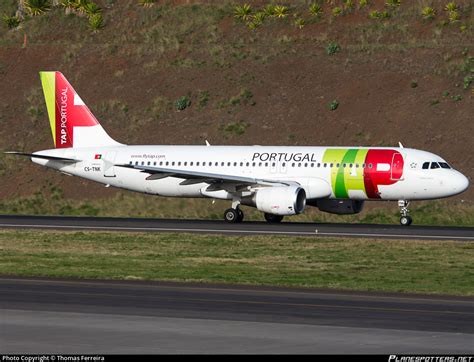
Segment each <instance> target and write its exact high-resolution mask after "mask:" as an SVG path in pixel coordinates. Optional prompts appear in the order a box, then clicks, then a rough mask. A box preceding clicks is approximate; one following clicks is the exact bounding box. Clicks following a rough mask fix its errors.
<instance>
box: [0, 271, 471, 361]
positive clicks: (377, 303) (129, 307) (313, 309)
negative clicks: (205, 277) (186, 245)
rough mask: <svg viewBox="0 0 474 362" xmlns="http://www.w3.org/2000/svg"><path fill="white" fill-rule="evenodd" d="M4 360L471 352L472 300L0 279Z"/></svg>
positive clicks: (0, 343)
mask: <svg viewBox="0 0 474 362" xmlns="http://www.w3.org/2000/svg"><path fill="white" fill-rule="evenodd" d="M0 295H1V299H0V320H1V326H0V351H1V353H35V354H36V353H40V354H43V353H48V354H51V353H93V354H94V353H338V354H339V353H383V354H388V353H414V354H421V353H438V354H440V353H443V354H447V353H450V354H453V353H458V354H472V353H473V352H474V298H468V297H464V298H462V297H459V298H455V297H442V296H436V297H434V296H420V295H398V294H376V293H356V292H353V293H350V292H338V291H327V290H312V289H286V288H258V287H235V286H226V285H200V284H177V283H176V284H174V283H158V282H129V281H122V282H120V281H88V280H82V281H77V280H76V281H75V280H54V279H39V278H35V279H24V278H8V277H3V278H0Z"/></svg>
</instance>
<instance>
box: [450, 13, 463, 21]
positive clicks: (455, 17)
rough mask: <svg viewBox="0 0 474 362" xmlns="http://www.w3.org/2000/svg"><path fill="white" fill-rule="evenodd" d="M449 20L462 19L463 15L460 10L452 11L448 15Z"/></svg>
mask: <svg viewBox="0 0 474 362" xmlns="http://www.w3.org/2000/svg"><path fill="white" fill-rule="evenodd" d="M448 19H449V22H451V23H455V22H457V21H459V19H461V15H460V14H459V12H458V11H450V12H449V15H448Z"/></svg>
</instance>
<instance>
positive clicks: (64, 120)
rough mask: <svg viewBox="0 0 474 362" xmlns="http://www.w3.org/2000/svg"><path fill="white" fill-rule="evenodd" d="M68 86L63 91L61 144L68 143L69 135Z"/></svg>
mask: <svg viewBox="0 0 474 362" xmlns="http://www.w3.org/2000/svg"><path fill="white" fill-rule="evenodd" d="M67 91H68V89H67V87H66V88H64V89H63V90H62V91H61V110H60V116H61V124H60V129H61V132H60V142H61V145H66V144H68V136H67Z"/></svg>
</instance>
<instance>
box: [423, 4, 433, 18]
mask: <svg viewBox="0 0 474 362" xmlns="http://www.w3.org/2000/svg"><path fill="white" fill-rule="evenodd" d="M435 15H436V11H435V9H433V8H432V7H431V6H425V7H424V8H423V9H422V10H421V16H422V17H423V19H425V20H433V19H434V17H435Z"/></svg>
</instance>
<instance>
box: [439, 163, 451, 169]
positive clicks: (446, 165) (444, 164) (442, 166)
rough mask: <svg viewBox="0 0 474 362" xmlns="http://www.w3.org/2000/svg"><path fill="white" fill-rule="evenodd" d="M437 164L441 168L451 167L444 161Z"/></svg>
mask: <svg viewBox="0 0 474 362" xmlns="http://www.w3.org/2000/svg"><path fill="white" fill-rule="evenodd" d="M439 165H440V166H441V168H451V166H449V165H448V164H447V163H446V162H439Z"/></svg>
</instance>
